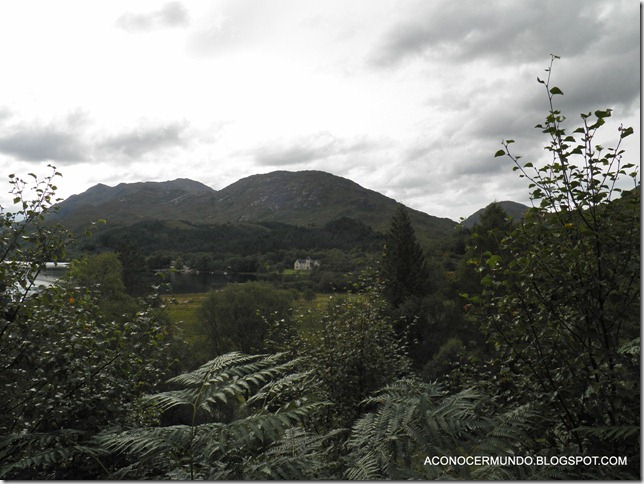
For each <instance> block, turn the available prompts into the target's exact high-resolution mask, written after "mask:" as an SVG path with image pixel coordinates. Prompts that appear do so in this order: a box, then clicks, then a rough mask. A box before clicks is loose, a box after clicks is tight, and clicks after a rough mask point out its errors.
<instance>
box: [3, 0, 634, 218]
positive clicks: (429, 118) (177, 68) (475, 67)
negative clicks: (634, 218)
mask: <svg viewBox="0 0 644 484" xmlns="http://www.w3.org/2000/svg"><path fill="white" fill-rule="evenodd" d="M551 53H553V54H557V55H559V56H561V60H559V61H557V62H556V64H555V68H554V73H553V76H554V84H555V85H557V86H558V87H560V88H561V90H562V91H563V92H564V96H558V101H560V107H561V108H562V110H563V111H564V113H565V114H566V115H567V117H568V120H569V121H570V126H572V125H573V124H574V123H576V122H577V121H578V120H579V113H581V112H588V111H590V110H594V109H598V108H602V109H603V108H612V109H613V110H614V111H613V116H614V119H615V124H613V125H611V126H609V127H608V128H607V129H606V130H605V131H606V136H607V140H606V141H607V144H610V143H608V142H610V141H611V140H614V139H616V137H617V130H616V127H617V125H618V124H619V123H624V125H626V126H633V127H634V128H635V131H636V136H633V137H632V139H631V140H630V141H629V143H628V144H627V145H626V149H627V155H628V157H629V159H630V161H634V162H636V163H639V159H640V142H639V127H640V124H639V120H640V3H639V2H638V1H634V0H622V1H616V0H579V1H578V0H566V1H560V0H486V1H481V0H471V1H470V0H421V1H412V0H213V1H199V0H185V1H171V2H163V1H145V0H138V1H135V2H132V1H120V0H109V1H108V0H99V1H91V2H88V1H86V0H82V1H69V0H56V1H51V0H44V1H33V0H20V1H18V0H12V1H11V0H8V1H3V2H0V66H1V70H0V73H1V75H0V167H2V170H1V173H0V178H2V179H7V176H8V175H9V174H10V173H15V174H17V175H26V174H27V173H28V172H35V173H37V174H45V173H47V170H46V169H45V167H46V166H47V164H48V163H51V164H54V165H55V166H56V167H57V168H58V170H59V171H61V172H62V173H63V178H62V179H61V180H59V182H58V186H59V193H58V194H59V195H60V196H61V197H68V196H69V195H72V194H74V193H80V192H82V191H84V190H86V189H87V188H89V187H90V186H92V185H95V184H97V183H104V184H107V185H116V184H118V183H120V182H135V181H148V180H152V181H163V180H171V179H175V178H191V179H194V180H198V181H201V182H203V183H205V184H207V185H209V186H211V187H212V188H214V189H221V188H224V187H225V186H227V185H229V184H231V183H233V182H235V181H237V180H239V179H240V178H244V177H247V176H250V175H253V174H257V173H268V172H270V171H274V170H289V171H297V170H323V171H327V172H330V173H333V174H335V175H339V176H342V177H346V178H349V179H351V180H353V181H355V182H356V183H358V184H360V185H362V186H363V187H366V188H369V189H372V190H376V191H378V192H381V193H383V194H384V195H387V196H389V197H392V198H394V199H396V200H398V201H400V202H402V203H404V204H406V205H407V206H410V207H412V208H415V209H418V210H422V211H424V212H426V213H429V214H431V215H436V216H442V217H449V218H451V219H453V220H458V219H459V218H460V217H466V216H468V215H470V214H471V213H472V212H474V211H476V210H477V209H479V208H481V207H483V206H485V205H487V204H488V203H490V202H492V201H494V200H497V201H501V200H515V201H519V202H523V203H528V200H529V198H528V190H527V187H526V185H525V184H524V183H523V181H522V180H520V179H519V178H518V177H517V175H516V173H514V172H513V171H512V169H511V162H510V161H509V160H508V159H506V158H494V156H493V155H494V152H495V151H496V150H497V149H499V148H500V142H501V140H502V139H514V140H516V144H515V145H514V146H515V150H516V152H517V154H521V155H522V156H524V159H525V160H526V161H528V160H532V159H535V160H538V159H539V157H543V156H544V155H543V153H544V150H543V146H544V145H545V144H546V143H547V139H546V138H544V135H542V134H541V133H540V132H539V130H536V129H534V125H535V124H537V123H540V122H542V120H543V118H544V116H545V115H546V113H547V110H548V106H547V98H546V97H545V94H544V89H543V86H541V85H540V84H538V83H537V81H536V78H537V76H540V77H545V75H546V73H545V72H544V69H545V68H546V67H547V66H548V64H549V62H550V54H551ZM2 186H5V185H2ZM5 192H6V190H4V191H3V192H2V194H0V204H2V205H4V206H5V207H6V206H7V205H6V203H7V200H8V198H7V195H6V194H5ZM3 202H4V203H3Z"/></svg>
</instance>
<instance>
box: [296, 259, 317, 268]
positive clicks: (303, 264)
mask: <svg viewBox="0 0 644 484" xmlns="http://www.w3.org/2000/svg"><path fill="white" fill-rule="evenodd" d="M319 265H320V261H319V260H312V259H311V258H310V257H307V258H306V259H297V260H296V261H295V264H294V265H293V269H295V270H296V271H310V270H312V269H313V268H314V267H318V266H319Z"/></svg>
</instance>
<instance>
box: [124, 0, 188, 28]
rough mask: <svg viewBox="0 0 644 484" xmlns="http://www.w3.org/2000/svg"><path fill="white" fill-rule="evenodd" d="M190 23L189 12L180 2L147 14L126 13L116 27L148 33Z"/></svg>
mask: <svg viewBox="0 0 644 484" xmlns="http://www.w3.org/2000/svg"><path fill="white" fill-rule="evenodd" d="M188 23H189V18H188V10H187V9H186V7H184V6H183V4H182V3H180V2H168V3H166V4H165V5H164V6H163V7H161V8H160V9H159V10H155V11H153V12H149V13H145V14H134V13H129V12H128V13H125V14H123V15H121V16H120V17H119V18H118V19H117V20H116V26H117V27H119V28H121V29H123V30H125V31H126V32H130V33H138V32H147V31H150V30H155V29H158V28H168V27H183V26H185V25H187V24H188Z"/></svg>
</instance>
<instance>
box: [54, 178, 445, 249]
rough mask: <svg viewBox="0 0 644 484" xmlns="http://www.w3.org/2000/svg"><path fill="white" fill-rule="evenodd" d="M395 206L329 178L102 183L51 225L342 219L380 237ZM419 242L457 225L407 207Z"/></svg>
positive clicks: (62, 209)
mask: <svg viewBox="0 0 644 484" xmlns="http://www.w3.org/2000/svg"><path fill="white" fill-rule="evenodd" d="M399 204H400V202H398V201H396V200H394V199H392V198H389V197H387V196H385V195H382V194H381V193H379V192H376V191H374V190H370V189H368V188H365V187H362V186H361V185H359V184H358V183H356V182H354V181H352V180H350V179H347V178H343V177H340V176H337V175H333V174H331V173H327V172H323V171H317V170H305V171H285V170H279V171H273V172H270V173H265V174H256V175H250V176H248V177H244V178H241V179H240V180H237V181H236V182H234V183H232V184H230V185H228V186H226V187H225V188H222V189H221V190H215V189H213V188H211V187H208V186H207V185H205V184H203V183H201V182H198V181H194V180H191V179H187V178H178V179H176V180H169V181H164V182H150V181H148V182H136V183H119V184H118V185H116V186H114V187H109V186H107V185H104V184H102V183H99V184H97V185H94V186H93V187H91V188H89V189H87V190H86V191H85V192H83V193H80V194H76V195H72V196H70V197H69V198H67V199H66V200H64V201H62V202H61V203H60V204H59V205H58V213H57V215H56V216H55V217H54V218H55V219H57V221H59V222H60V223H62V224H63V225H65V226H67V227H68V228H70V229H72V230H78V229H80V228H82V227H85V226H87V225H88V224H90V223H91V222H93V221H96V220H98V219H105V220H107V225H108V226H109V227H118V226H128V225H132V224H134V223H137V222H139V221H143V220H164V221H172V220H173V221H187V222H189V223H192V224H224V223H264V222H279V223H286V224H290V225H296V226H308V227H315V226H322V225H324V224H326V223H329V222H331V221H333V220H338V219H341V218H343V217H348V218H353V219H356V220H359V221H361V222H363V223H365V224H367V225H369V226H371V227H372V228H373V229H374V230H376V231H380V232H386V230H387V229H388V228H389V225H390V222H391V218H392V216H393V214H394V213H395V210H396V208H397V206H398V205H399ZM407 210H408V213H409V215H410V219H411V221H412V223H413V224H414V227H415V230H416V231H417V233H418V235H419V237H420V238H422V239H425V240H431V239H438V238H442V237H444V236H447V235H449V234H450V233H452V231H453V229H454V227H455V226H456V225H457V222H455V221H453V220H451V219H449V218H441V217H436V216H433V215H429V214H426V213H424V212H421V211H418V210H415V209H412V208H410V207H407Z"/></svg>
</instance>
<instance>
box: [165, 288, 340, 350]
mask: <svg viewBox="0 0 644 484" xmlns="http://www.w3.org/2000/svg"><path fill="white" fill-rule="evenodd" d="M207 297H208V293H193V294H171V295H166V296H163V300H164V302H165V303H166V304H167V309H168V314H169V316H170V319H171V321H173V322H175V323H177V324H179V325H180V327H181V329H182V330H183V336H184V339H185V340H186V341H187V342H188V344H190V346H191V348H192V349H193V350H194V351H195V352H198V353H202V352H207V347H206V346H207V345H206V341H205V338H206V336H205V333H204V331H203V329H202V328H201V327H200V323H199V314H198V312H199V308H200V307H201V305H202V304H203V302H204V301H205V299H206V298H207ZM337 297H353V296H350V295H344V294H343V295H342V296H334V295H330V294H322V293H317V294H316V295H315V297H314V298H313V299H311V300H309V301H307V300H306V299H304V298H302V297H300V298H299V299H296V300H295V301H293V314H300V315H302V316H301V317H300V318H298V321H299V323H300V324H299V327H298V328H297V329H298V331H299V333H300V334H301V335H303V336H304V335H307V334H310V333H311V332H313V331H315V330H317V329H319V328H318V324H317V322H318V318H317V317H316V316H317V315H318V314H319V313H320V312H321V311H323V310H324V308H325V307H326V306H327V304H329V302H330V301H332V300H333V298H337Z"/></svg>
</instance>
